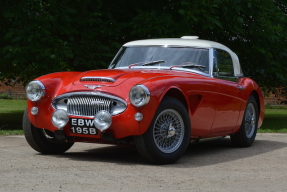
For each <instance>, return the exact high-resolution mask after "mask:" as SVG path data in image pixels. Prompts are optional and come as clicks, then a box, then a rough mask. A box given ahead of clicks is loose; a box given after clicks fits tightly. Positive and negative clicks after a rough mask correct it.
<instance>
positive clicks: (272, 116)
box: [258, 109, 287, 133]
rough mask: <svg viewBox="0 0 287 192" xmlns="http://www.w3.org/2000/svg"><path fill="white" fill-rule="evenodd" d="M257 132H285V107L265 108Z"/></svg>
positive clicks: (286, 124) (286, 114)
mask: <svg viewBox="0 0 287 192" xmlns="http://www.w3.org/2000/svg"><path fill="white" fill-rule="evenodd" d="M258 132H259V133H287V109H265V119H264V121H263V124H262V126H261V128H260V129H258Z"/></svg>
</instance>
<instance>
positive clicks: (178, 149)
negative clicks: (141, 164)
mask: <svg viewBox="0 0 287 192" xmlns="http://www.w3.org/2000/svg"><path fill="white" fill-rule="evenodd" d="M189 141H190V120H189V116H188V111H187V109H186V108H185V106H184V105H183V104H182V103H181V102H180V101H179V100H177V99H175V98H172V97H165V98H164V99H163V101H162V102H161V104H160V105H159V107H158V109H157V111H156V113H155V116H154V118H153V120H152V122H151V124H150V127H149V128H148V130H147V131H146V132H145V133H144V134H143V135H140V136H136V137H135V144H136V147H137V150H138V151H139V153H140V154H141V156H142V157H144V158H145V159H147V160H148V161H150V162H152V163H155V164H168V163H174V162H175V161H177V160H178V159H179V158H180V157H181V156H182V155H183V154H184V152H185V151H186V148H187V147H188V144H189Z"/></svg>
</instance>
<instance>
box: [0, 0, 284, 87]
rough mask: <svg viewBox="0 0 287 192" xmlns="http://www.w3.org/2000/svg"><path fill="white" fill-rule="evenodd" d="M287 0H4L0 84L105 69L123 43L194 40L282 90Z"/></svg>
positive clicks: (0, 4)
mask: <svg viewBox="0 0 287 192" xmlns="http://www.w3.org/2000/svg"><path fill="white" fill-rule="evenodd" d="M286 7H287V3H286V1H285V0H181V1H175V0H158V1H157V2H156V3H155V2H154V1H151V0H146V1H134V0H123V1H118V0H106V1H103V0H81V1H80V0H62V1H55V0H53V1H52V0H25V1H21V0H13V1H10V0H1V1H0V10H1V12H0V35H1V38H0V45H1V46H0V65H1V68H0V81H4V79H5V78H6V79H13V78H15V77H19V79H18V80H19V81H25V82H27V81H29V80H31V79H32V78H34V77H37V76H39V75H43V74H46V73H50V72H55V71H63V70H80V71H83V70H87V69H99V68H105V67H107V66H108V64H109V62H110V61H111V59H112V57H113V55H114V54H115V53H116V51H117V50H118V48H119V47H120V46H121V44H123V43H125V42H127V41H130V40H136V39H145V38H161V37H180V36H182V35H197V36H199V37H200V38H201V39H208V40H213V41H217V42H220V43H222V44H225V45H227V46H228V47H230V48H231V49H232V50H233V51H234V52H235V53H237V55H238V56H239V59H240V62H241V65H242V68H243V71H244V74H245V75H246V76H250V77H251V78H253V79H255V80H256V81H257V82H258V83H259V85H260V86H262V87H264V88H265V89H266V90H267V91H271V90H273V89H274V88H276V87H287V67H286V60H287V44H286V35H287V34H286V32H285V31H286V29H287V8H286Z"/></svg>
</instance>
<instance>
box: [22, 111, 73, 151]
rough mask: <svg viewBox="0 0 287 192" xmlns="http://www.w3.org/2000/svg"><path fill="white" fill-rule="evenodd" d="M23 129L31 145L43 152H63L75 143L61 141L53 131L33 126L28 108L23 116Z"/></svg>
mask: <svg viewBox="0 0 287 192" xmlns="http://www.w3.org/2000/svg"><path fill="white" fill-rule="evenodd" d="M23 130H24V134H25V138H26V140H27V142H28V143H29V145H30V146H31V147H32V148H33V149H34V150H35V151H38V152H40V153H43V154H61V153H64V152H66V151H67V150H68V149H70V148H71V147H72V146H73V144H74V143H72V142H59V140H58V139H56V138H55V137H54V133H53V132H51V131H48V130H45V129H40V128H37V127H35V126H33V125H32V123H31V122H30V120H29V118H28V114H27V109H26V110H25V112H24V116H23Z"/></svg>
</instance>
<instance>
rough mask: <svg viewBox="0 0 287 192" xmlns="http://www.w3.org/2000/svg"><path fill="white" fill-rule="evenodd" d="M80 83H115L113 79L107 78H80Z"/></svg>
mask: <svg viewBox="0 0 287 192" xmlns="http://www.w3.org/2000/svg"><path fill="white" fill-rule="evenodd" d="M81 81H100V82H111V83H113V82H115V80H114V79H112V78H109V77H82V78H81Z"/></svg>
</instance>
